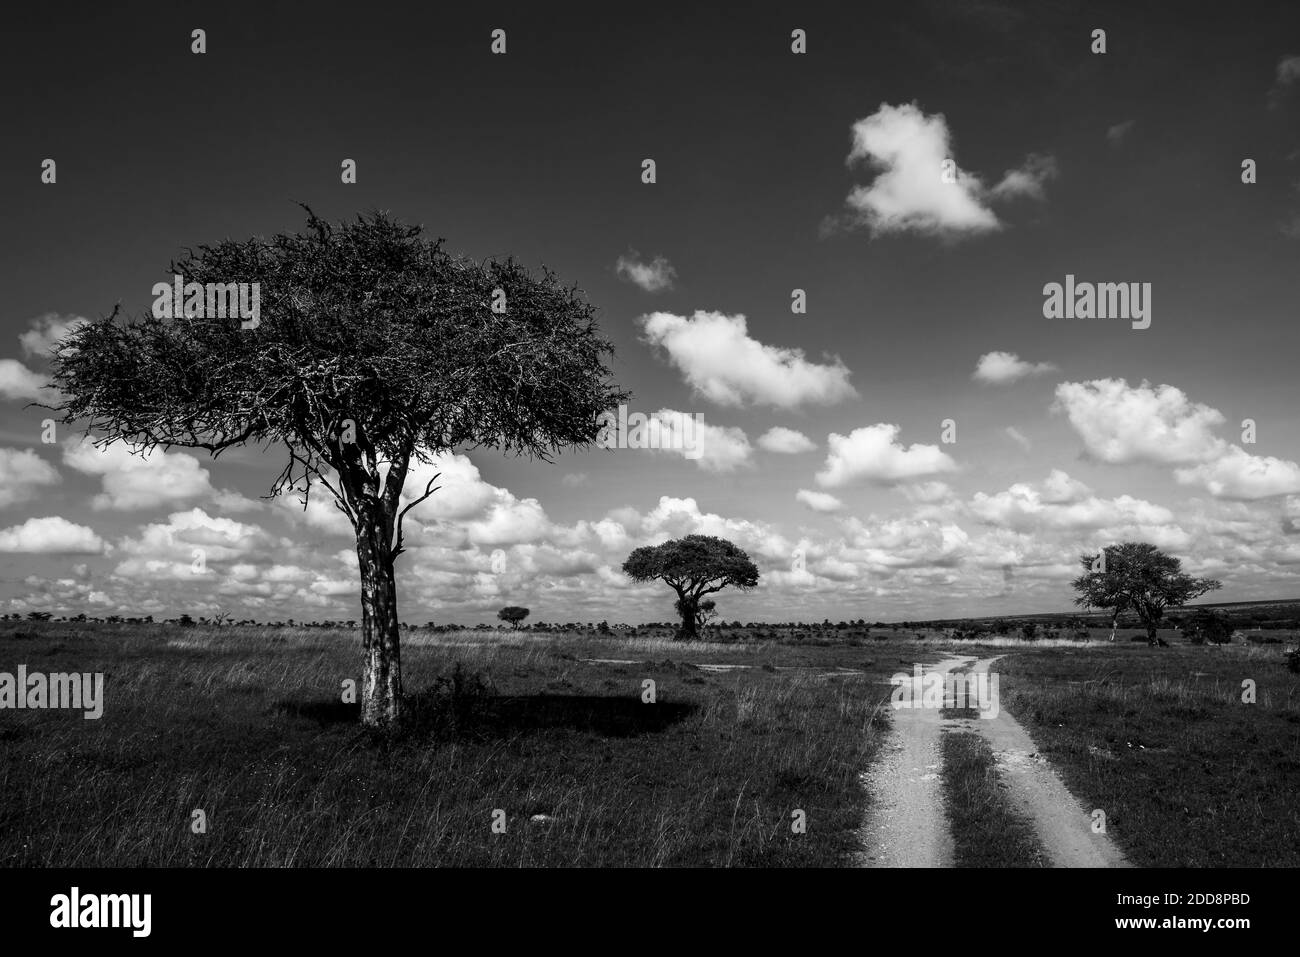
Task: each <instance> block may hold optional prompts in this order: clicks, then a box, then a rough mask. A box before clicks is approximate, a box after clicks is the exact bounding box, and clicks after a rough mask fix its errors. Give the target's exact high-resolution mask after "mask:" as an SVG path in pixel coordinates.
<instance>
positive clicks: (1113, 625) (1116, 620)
mask: <svg viewBox="0 0 1300 957" xmlns="http://www.w3.org/2000/svg"><path fill="white" fill-rule="evenodd" d="M1118 627H1119V613H1118V612H1116V613H1115V614H1114V615H1113V616H1112V617H1111V619H1110V640H1111V641H1114V640H1115V629H1117V628H1118Z"/></svg>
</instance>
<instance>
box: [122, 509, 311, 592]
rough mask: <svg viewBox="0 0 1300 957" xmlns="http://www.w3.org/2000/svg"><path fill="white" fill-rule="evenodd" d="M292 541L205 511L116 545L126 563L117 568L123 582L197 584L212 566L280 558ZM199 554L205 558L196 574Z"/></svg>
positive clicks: (180, 515) (181, 515)
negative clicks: (170, 580)
mask: <svg viewBox="0 0 1300 957" xmlns="http://www.w3.org/2000/svg"><path fill="white" fill-rule="evenodd" d="M289 544H291V543H289V542H288V541H285V540H280V539H276V538H275V537H274V536H272V535H271V534H270V533H268V532H267V531H265V530H264V529H262V528H261V527H260V526H258V525H253V524H249V523H245V522H237V521H235V520H234V519H230V518H224V517H220V516H212V515H209V514H208V513H207V512H205V511H204V510H203V509H201V508H192V509H190V510H188V511H183V512H173V513H171V514H170V515H168V516H167V521H165V522H152V523H150V524H148V525H146V526H144V527H143V528H142V529H140V532H139V534H138V535H137V536H136V537H134V538H132V537H127V538H125V539H123V540H122V541H121V542H120V543H119V544H118V550H119V551H120V552H121V553H122V554H123V555H125V556H126V558H125V559H124V560H123V561H122V562H121V563H119V564H118V566H117V568H116V569H114V574H116V575H119V576H122V577H123V578H139V579H145V580H152V579H157V578H168V579H181V580H185V581H191V582H192V581H195V579H196V578H197V577H199V576H200V575H203V574H208V572H207V571H206V566H207V564H208V563H209V562H228V561H233V560H238V559H244V558H248V557H249V556H263V555H273V554H276V553H277V551H278V550H280V549H282V548H284V547H287V546H288V545H289ZM196 550H197V551H198V552H199V553H200V555H199V556H197V557H201V558H202V563H201V567H203V568H204V569H205V570H204V571H203V572H198V571H196V570H195V564H194V563H195V561H196V555H195V552H196Z"/></svg>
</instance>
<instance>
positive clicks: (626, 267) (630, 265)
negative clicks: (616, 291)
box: [615, 249, 677, 292]
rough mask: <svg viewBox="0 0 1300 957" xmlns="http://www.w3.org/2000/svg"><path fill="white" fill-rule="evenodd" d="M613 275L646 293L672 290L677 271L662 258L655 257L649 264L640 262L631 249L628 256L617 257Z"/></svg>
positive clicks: (634, 251) (635, 252)
mask: <svg viewBox="0 0 1300 957" xmlns="http://www.w3.org/2000/svg"><path fill="white" fill-rule="evenodd" d="M615 273H616V274H617V275H618V277H619V278H620V279H626V280H627V281H628V282H631V283H632V284H633V285H635V286H639V287H640V288H642V289H644V290H645V291H646V292H662V291H663V290H665V289H671V288H673V280H674V279H676V277H677V270H676V269H674V268H673V265H672V263H670V262H669V261H668V260H667V259H665V258H664V257H663V256H656V257H655V258H654V259H653V260H652V261H651V262H648V263H645V262H642V261H641V259H640V257H639V256H638V255H637V251H636V250H635V249H633V250H632V251H631V252H630V253H629V254H628V255H625V256H619V257H618V265H617V266H616V267H615Z"/></svg>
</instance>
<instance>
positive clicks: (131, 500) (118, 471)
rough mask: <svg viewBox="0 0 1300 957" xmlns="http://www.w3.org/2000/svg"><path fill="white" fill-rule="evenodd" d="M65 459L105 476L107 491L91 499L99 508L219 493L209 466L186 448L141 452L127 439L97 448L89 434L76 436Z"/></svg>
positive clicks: (124, 508) (68, 444)
mask: <svg viewBox="0 0 1300 957" xmlns="http://www.w3.org/2000/svg"><path fill="white" fill-rule="evenodd" d="M63 464H64V465H67V466H69V467H70V468H73V469H76V470H77V471H78V472H82V473H84V474H86V475H98V476H99V477H100V480H101V482H102V484H103V488H104V491H103V492H102V493H101V494H99V495H96V496H95V498H94V499H93V500H92V502H91V505H92V507H94V508H95V509H96V510H103V509H114V510H117V511H131V510H134V509H143V508H155V507H158V506H166V505H175V504H178V503H181V502H187V501H191V500H193V499H196V498H199V497H200V496H209V495H213V494H215V490H214V489H213V488H212V485H211V484H210V482H209V480H208V470H207V469H205V468H204V467H203V466H202V465H200V464H199V460H198V459H197V458H195V457H194V456H193V455H189V454H187V453H185V452H164V451H163V450H162V449H157V448H155V449H152V450H151V451H149V452H147V453H144V454H142V455H140V454H136V453H134V452H132V451H131V447H130V446H128V445H127V444H126V443H125V442H114V443H113V444H112V445H108V446H105V447H104V448H96V446H95V444H94V443H93V442H92V441H90V440H88V439H85V438H82V439H70V440H69V441H67V442H65V443H64V446H63Z"/></svg>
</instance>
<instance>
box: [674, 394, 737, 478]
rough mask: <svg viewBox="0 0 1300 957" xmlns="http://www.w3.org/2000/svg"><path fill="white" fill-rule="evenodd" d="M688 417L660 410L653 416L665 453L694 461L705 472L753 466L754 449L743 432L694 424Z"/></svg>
mask: <svg viewBox="0 0 1300 957" xmlns="http://www.w3.org/2000/svg"><path fill="white" fill-rule="evenodd" d="M689 415H690V413H686V412H678V411H676V410H674V409H660V410H659V411H658V412H655V413H653V414H652V415H651V416H650V419H651V422H652V423H656V424H657V425H658V432H659V436H660V444H661V445H662V446H663V447H664V448H663V450H664V451H669V452H672V453H674V454H676V455H681V456H684V457H686V458H688V459H692V460H694V461H695V462H696V463H697V464H698V465H699V466H700V468H702V469H704V470H705V471H706V472H730V471H733V470H734V469H737V468H739V467H741V466H744V465H748V464H749V463H750V460H751V459H752V457H753V454H754V449H753V447H752V446H750V444H749V437H748V436H747V435H745V432H744V430H743V429H739V428H734V427H730V426H720V425H710V424H709V423H708V422H705V421H703V419H701V420H699V421H698V422H695V421H691V420H690V419H689Z"/></svg>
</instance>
